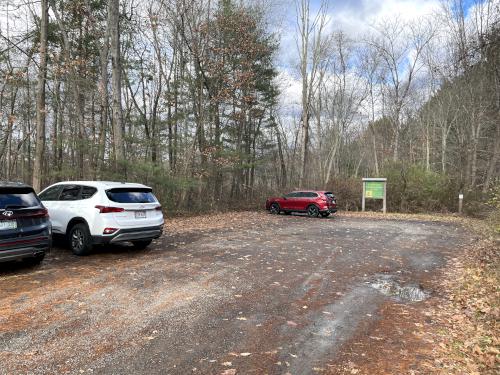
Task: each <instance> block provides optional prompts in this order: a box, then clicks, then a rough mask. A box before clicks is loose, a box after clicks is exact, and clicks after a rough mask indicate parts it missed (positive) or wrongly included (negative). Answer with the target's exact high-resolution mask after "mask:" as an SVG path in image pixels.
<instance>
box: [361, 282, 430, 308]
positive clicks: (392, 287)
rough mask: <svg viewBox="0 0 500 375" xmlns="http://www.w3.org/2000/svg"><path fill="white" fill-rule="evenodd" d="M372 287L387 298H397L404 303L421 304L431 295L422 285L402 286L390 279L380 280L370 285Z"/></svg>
mask: <svg viewBox="0 0 500 375" xmlns="http://www.w3.org/2000/svg"><path fill="white" fill-rule="evenodd" d="M370 286H371V287H372V288H374V289H376V290H378V291H379V292H380V293H382V294H384V295H386V296H389V297H395V298H397V299H399V300H401V301H403V302H420V301H423V300H425V299H427V298H429V295H430V293H429V292H427V291H425V290H424V289H423V288H422V287H421V286H420V285H416V284H408V285H400V284H399V283H398V282H397V281H395V280H393V279H391V278H390V277H388V278H381V279H378V280H377V281H374V282H372V283H370Z"/></svg>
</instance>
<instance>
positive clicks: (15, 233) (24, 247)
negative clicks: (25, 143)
mask: <svg viewBox="0 0 500 375" xmlns="http://www.w3.org/2000/svg"><path fill="white" fill-rule="evenodd" d="M51 240H52V228H51V224H50V221H49V214H48V212H47V209H46V208H45V207H44V206H43V204H42V202H41V201H40V199H38V196H37V195H36V193H35V191H34V190H33V188H32V187H31V186H28V185H24V184H21V183H18V182H2V181H0V262H6V261H11V260H17V259H23V260H25V261H27V262H28V263H32V264H37V263H40V262H41V261H42V260H43V258H44V256H45V252H46V251H48V250H49V249H50V246H51Z"/></svg>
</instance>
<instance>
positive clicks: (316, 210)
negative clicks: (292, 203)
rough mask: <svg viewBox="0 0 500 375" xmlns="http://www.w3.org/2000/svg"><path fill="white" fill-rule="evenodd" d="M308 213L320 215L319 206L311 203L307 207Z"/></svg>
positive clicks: (310, 215)
mask: <svg viewBox="0 0 500 375" xmlns="http://www.w3.org/2000/svg"><path fill="white" fill-rule="evenodd" d="M307 215H308V216H309V217H318V215H319V208H318V206H316V205H314V204H311V205H310V206H309V207H307Z"/></svg>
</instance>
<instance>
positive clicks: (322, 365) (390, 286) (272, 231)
mask: <svg viewBox="0 0 500 375" xmlns="http://www.w3.org/2000/svg"><path fill="white" fill-rule="evenodd" d="M468 241H469V240H468V239H467V236H466V235H465V234H463V231H462V230H460V229H459V227H458V226H455V225H454V224H449V223H439V222H425V221H404V220H381V219H373V218H370V217H361V216H360V217H356V216H354V217H353V216H343V215H340V216H337V217H333V218H328V219H310V218H307V217H304V216H284V215H280V216H272V215H268V214H266V213H238V214H228V215H214V216H207V217H200V218H190V219H174V220H169V224H168V227H167V230H166V233H165V234H164V235H163V237H162V238H160V239H159V240H157V241H155V243H154V244H153V245H152V246H151V247H150V248H149V249H147V250H144V251H136V250H133V249H132V248H131V247H127V246H115V247H108V248H100V249H97V250H96V251H95V252H94V253H93V254H92V255H90V256H87V257H76V256H73V255H71V254H70V252H69V251H68V250H66V249H61V248H55V249H54V250H53V251H52V252H51V253H50V254H49V255H48V257H47V258H46V260H45V261H44V262H43V264H42V265H41V266H39V267H33V268H25V267H21V266H19V265H1V266H0V363H1V364H2V365H1V366H0V373H1V374H21V373H34V374H54V373H71V374H73V373H94V374H101V373H102V374H188V373H198V374H226V375H230V374H293V375H295V374H315V373H332V374H333V373H341V372H346V373H358V372H357V370H355V367H354V366H355V364H354V362H353V361H354V359H353V355H354V354H356V356H359V357H357V358H359V360H360V361H361V362H365V363H372V365H373V366H378V367H375V368H382V367H380V366H381V363H382V362H384V361H385V362H387V361H389V362H390V359H389V358H390V356H389V354H387V353H390V355H392V356H399V357H401V358H399V357H398V358H399V360H400V363H399V364H398V365H397V366H399V367H397V368H398V369H399V370H398V371H402V372H400V373H403V372H404V371H409V370H410V369H411V368H412V366H415V363H414V362H415V361H418V360H419V358H418V357H415V356H413V357H412V356H411V353H408V350H410V352H411V346H412V345H416V344H415V343H414V339H412V338H410V337H406V336H405V335H407V333H406V332H407V331H406V330H405V328H404V327H399V326H398V325H397V324H396V322H395V320H398V319H399V317H400V316H403V317H406V318H404V319H403V318H401V319H403V320H405V321H406V322H407V323H408V322H410V323H411V321H412V319H413V316H414V315H415V314H417V313H418V308H419V306H420V305H421V304H425V303H429V301H432V300H433V299H434V298H436V296H438V295H439V290H438V289H437V287H436V285H439V277H440V272H441V270H442V268H443V267H444V265H445V262H446V260H447V259H448V258H449V257H452V256H454V255H455V254H456V253H457V251H459V248H460V246H462V245H464V244H465V243H466V242H468ZM425 299H426V300H425ZM424 300H425V301H424ZM412 314H413V315H412ZM410 332H411V330H410ZM404 350H406V353H405V352H404ZM384 351H385V353H386V354H387V355H384ZM403 357H404V358H406V359H405V360H403V359H402V358H403ZM420 359H421V358H420ZM386 365H387V366H389V365H388V364H386ZM390 366H395V364H394V363H393V364H391V365H390ZM392 368H394V367H392ZM380 373H383V372H382V370H381V372H380Z"/></svg>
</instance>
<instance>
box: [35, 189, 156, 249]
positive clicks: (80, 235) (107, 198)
mask: <svg viewBox="0 0 500 375" xmlns="http://www.w3.org/2000/svg"><path fill="white" fill-rule="evenodd" d="M39 197H40V199H41V201H42V202H43V204H44V206H45V207H46V208H47V209H48V210H49V216H50V220H51V222H52V230H53V232H54V233H59V234H63V235H66V236H67V238H68V241H69V245H70V247H71V250H72V251H73V253H75V254H77V255H84V254H86V253H88V252H89V251H90V250H91V248H92V245H96V244H107V243H115V242H123V241H129V242H132V243H133V244H134V246H135V247H136V248H140V249H143V248H146V247H147V246H148V245H149V244H150V243H151V241H152V240H153V239H154V238H158V237H160V236H161V234H162V230H163V213H162V210H161V205H160V203H159V202H158V199H156V197H155V196H154V194H153V192H152V189H151V188H150V187H148V186H145V185H141V184H132V183H124V182H107V181H66V182H59V183H57V184H54V185H51V186H49V187H48V188H46V189H45V190H43V191H42V192H41V193H40V194H39Z"/></svg>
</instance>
